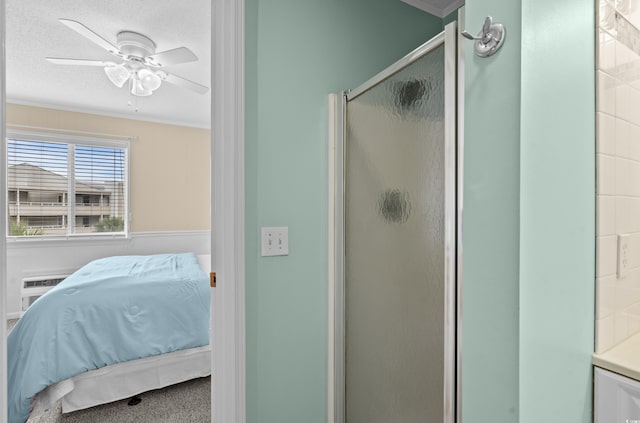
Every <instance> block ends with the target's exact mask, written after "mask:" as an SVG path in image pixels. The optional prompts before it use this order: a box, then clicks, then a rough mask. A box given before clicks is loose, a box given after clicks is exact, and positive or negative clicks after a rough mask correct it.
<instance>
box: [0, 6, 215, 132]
mask: <svg viewBox="0 0 640 423" xmlns="http://www.w3.org/2000/svg"><path fill="white" fill-rule="evenodd" d="M6 3H7V6H6V20H7V22H6V33H7V36H6V52H7V58H6V60H7V74H6V77H7V101H9V102H12V101H13V102H17V103H23V104H35V105H42V106H48V107H57V108H61V109H68V110H78V111H85V112H88V113H98V114H107V115H114V116H122V117H127V118H131V119H140V120H152V121H160V122H166V123H174V124H181V125H187V126H196V127H203V128H209V127H210V110H211V90H209V92H208V93H207V94H205V95H202V94H197V93H195V92H192V91H190V90H186V89H184V88H180V87H177V86H174V85H172V84H169V83H166V82H165V83H163V84H162V86H161V87H160V88H159V89H158V90H157V91H155V92H154V93H153V95H152V96H150V97H133V96H131V95H130V94H129V92H128V90H127V87H126V86H127V85H126V84H125V86H124V87H123V88H117V87H116V86H114V85H113V84H112V83H111V82H110V81H109V80H108V79H107V77H106V75H105V73H104V71H103V70H102V68H100V67H87V66H64V65H55V64H52V63H49V62H47V61H46V60H45V59H44V58H45V57H47V56H52V57H69V58H81V59H94V60H114V59H117V58H115V57H114V56H112V55H110V54H109V53H108V52H106V51H105V50H103V49H101V48H100V47H98V46H97V45H95V44H93V43H92V42H91V41H89V40H87V39H85V38H84V37H82V36H81V35H80V34H78V33H76V32H75V31H73V30H71V29H69V28H68V27H66V26H65V25H63V24H61V23H60V22H59V21H58V18H67V19H72V20H76V21H78V22H81V23H83V24H84V25H86V26H87V27H89V28H90V29H92V30H93V31H94V32H96V33H98V34H99V35H101V36H102V37H103V38H105V39H106V40H108V41H110V42H111V43H113V44H116V34H117V33H118V32H120V31H122V30H130V31H135V32H139V33H141V34H144V35H146V36H148V37H149V38H151V39H152V40H153V41H154V42H155V43H156V46H157V49H156V51H157V52H161V51H165V50H170V49H173V48H176V47H181V46H185V47H188V48H189V49H191V50H192V51H193V52H194V53H195V54H196V56H198V58H199V60H198V61H197V62H193V63H185V64H180V65H174V66H167V67H165V68H163V70H166V71H167V72H169V73H173V74H175V75H177V76H181V77H183V78H187V79H191V80H193V81H195V82H198V83H200V84H203V85H206V86H208V87H210V86H211V48H210V44H211V36H210V34H211V29H210V25H211V2H210V0H133V1H132V0H128V1H127V0H57V1H52V0H7V2H6ZM115 61H117V60H115ZM136 99H137V107H138V111H137V112H136V111H135V105H136ZM129 102H131V105H128V103H129Z"/></svg>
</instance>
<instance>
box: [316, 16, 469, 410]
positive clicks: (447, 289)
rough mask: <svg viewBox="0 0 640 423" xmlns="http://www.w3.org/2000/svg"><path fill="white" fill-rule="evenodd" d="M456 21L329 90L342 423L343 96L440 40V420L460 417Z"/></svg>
mask: <svg viewBox="0 0 640 423" xmlns="http://www.w3.org/2000/svg"><path fill="white" fill-rule="evenodd" d="M463 20H464V10H463V9H460V10H459V12H458V21H457V22H452V23H450V24H448V25H447V26H446V27H445V29H444V31H442V32H441V33H439V34H438V35H436V36H435V37H433V38H432V39H430V40H429V41H427V42H426V43H424V44H422V45H421V46H420V47H418V48H417V49H415V50H414V51H412V52H411V53H409V54H407V55H406V56H404V57H403V58H401V59H400V60H398V61H397V62H396V63H394V64H392V65H391V66H389V67H388V68H386V69H385V70H383V71H382V72H380V73H379V74H377V75H375V76H374V77H373V78H371V79H370V80H368V81H367V82H365V83H364V84H362V85H360V86H359V87H358V88H356V89H354V90H350V91H344V92H342V93H340V94H332V95H330V96H329V128H330V129H329V196H328V197H329V198H328V203H329V204H328V207H329V222H328V226H329V239H328V240H329V254H328V257H329V263H328V265H329V273H328V275H329V285H328V286H329V292H328V295H329V350H328V370H329V380H328V395H327V399H328V404H327V421H328V422H329V423H345V358H346V357H345V344H346V340H345V273H344V270H345V269H344V265H345V253H346V251H345V245H344V241H345V230H344V229H345V171H346V168H345V139H346V106H347V102H348V101H350V100H353V99H355V98H356V97H358V96H359V95H360V94H362V93H364V92H366V91H368V90H369V89H370V88H373V87H374V86H376V85H378V84H379V83H380V82H382V81H384V80H385V79H387V78H389V77H390V76H392V75H393V74H395V73H397V72H399V71H400V70H402V69H404V68H405V67H407V66H409V65H411V64H412V63H414V62H415V61H417V60H418V59H420V58H422V57H424V56H425V55H427V54H429V53H430V52H431V51H433V50H434V49H436V48H437V47H440V46H442V45H443V44H444V49H445V53H444V74H445V81H444V87H445V88H444V90H445V92H444V109H445V113H444V138H445V140H444V144H445V145H444V153H445V187H444V191H445V205H444V206H445V212H444V215H445V222H444V224H445V228H444V232H445V237H444V238H445V246H444V249H445V277H444V279H445V282H444V283H445V286H444V302H445V304H444V351H443V355H444V373H445V374H444V379H443V380H444V383H443V385H444V386H443V391H444V401H443V415H444V419H443V423H454V422H456V421H461V409H460V404H461V401H460V359H461V356H460V349H459V345H460V336H461V328H460V322H461V315H460V312H461V307H460V306H459V301H460V298H461V295H460V289H461V271H460V270H461V257H462V251H461V245H462V243H461V239H462V238H461V232H462V231H461V221H462V184H461V181H462V154H461V152H462V151H463V150H462V100H463V98H462V94H461V93H462V92H463V87H464V86H463V80H462V72H461V69H462V64H463V60H462V42H461V37H459V36H458V29H457V27H458V24H460V25H463V24H462V22H463Z"/></svg>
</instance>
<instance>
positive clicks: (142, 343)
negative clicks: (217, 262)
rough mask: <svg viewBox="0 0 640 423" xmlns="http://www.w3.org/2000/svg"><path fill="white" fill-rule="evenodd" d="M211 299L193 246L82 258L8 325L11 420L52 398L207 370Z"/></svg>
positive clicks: (70, 406) (153, 384)
mask: <svg viewBox="0 0 640 423" xmlns="http://www.w3.org/2000/svg"><path fill="white" fill-rule="evenodd" d="M205 268H206V267H205ZM209 308H210V299H209V282H208V277H207V275H206V273H205V272H204V271H203V267H202V266H201V264H200V263H199V261H198V258H197V257H196V256H195V255H194V254H191V253H186V254H160V255H152V256H118V257H109V258H104V259H99V260H95V261H93V262H91V263H89V264H87V265H86V266H84V267H82V268H81V269H79V270H78V271H76V272H74V273H73V274H72V275H71V276H69V277H68V278H66V279H65V280H64V281H63V282H61V283H60V284H59V285H57V286H56V287H55V288H53V289H52V290H50V291H49V292H47V293H46V294H45V295H43V296H42V297H41V298H39V299H38V300H37V301H35V302H34V303H33V304H32V305H31V307H29V309H27V311H26V312H25V314H24V315H23V316H22V317H21V319H20V320H19V321H18V323H17V324H16V326H15V327H14V328H13V329H12V331H11V332H10V333H9V337H8V339H7V346H8V382H9V395H8V400H9V401H8V405H9V423H23V422H24V421H26V420H27V418H28V417H29V415H30V411H31V413H32V414H33V415H35V414H37V413H40V412H41V411H44V410H45V409H47V408H48V407H49V406H50V405H51V404H54V403H55V402H56V401H58V400H60V401H61V403H62V410H63V412H70V411H74V410H78V409H82V408H87V407H91V406H94V405H97V404H102V403H106V402H111V401H116V400H120V399H124V398H128V397H131V396H133V395H136V394H139V393H141V392H145V391H149V390H152V389H158V388H162V387H164V386H168V385H172V384H175V383H179V382H183V381H185V380H189V379H193V378H196V377H204V376H208V375H209V374H210V373H211V367H210V363H211V359H210V354H211V350H210V346H209V319H210V311H209Z"/></svg>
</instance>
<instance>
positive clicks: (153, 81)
mask: <svg viewBox="0 0 640 423" xmlns="http://www.w3.org/2000/svg"><path fill="white" fill-rule="evenodd" d="M138 80H139V81H140V85H141V86H142V87H143V88H144V89H145V90H147V91H155V90H157V89H158V88H159V87H160V84H161V83H162V79H160V77H159V76H158V75H156V73H155V72H153V71H151V70H149V69H140V70H139V71H138Z"/></svg>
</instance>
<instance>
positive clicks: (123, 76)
mask: <svg viewBox="0 0 640 423" xmlns="http://www.w3.org/2000/svg"><path fill="white" fill-rule="evenodd" d="M59 21H60V22H62V23H63V24H64V25H66V26H68V27H69V28H71V29H73V30H74V31H76V32H77V33H78V34H80V35H82V36H84V37H86V38H87V39H89V40H90V41H92V42H94V43H95V44H97V45H98V46H100V47H102V48H103V49H105V50H107V51H108V52H109V53H111V54H113V55H114V56H116V57H118V58H119V59H121V60H122V61H121V62H120V63H116V62H111V61H103V60H85V59H67V58H59V57H47V58H46V59H47V60H48V61H49V62H51V63H55V64H58V65H80V66H99V67H103V68H104V72H105V73H106V74H107V77H108V78H109V80H110V81H111V82H112V83H113V84H114V85H115V86H117V87H118V88H121V87H122V86H123V85H124V84H125V83H126V82H127V81H129V89H130V91H131V94H133V95H135V96H140V97H144V96H149V95H151V94H153V92H154V91H155V90H157V89H158V88H159V87H160V85H161V84H162V81H166V82H168V83H171V84H174V85H177V86H179V87H182V88H187V89H189V90H192V91H195V92H196V93H199V94H205V93H206V92H207V91H209V88H208V87H206V86H204V85H202V84H198V83H197V82H193V81H190V80H188V79H185V78H182V77H180V76H177V75H173V74H170V73H168V72H165V71H163V70H161V68H162V67H164V66H170V65H178V64H181V63H188V62H194V61H196V60H198V57H197V56H196V55H195V54H194V53H193V52H192V51H191V50H189V49H188V48H186V47H178V48H175V49H173V50H167V51H163V52H160V53H156V45H155V43H154V42H153V41H152V40H151V39H150V38H149V37H146V36H144V35H142V34H140V33H137V32H133V31H121V32H119V33H118V34H117V35H116V45H113V44H112V43H110V42H109V41H107V40H105V39H104V38H102V37H101V36H100V35H98V34H96V33H95V32H93V31H92V30H90V29H89V28H87V27H86V26H84V25H83V24H81V23H80V22H77V21H73V20H70V19H59Z"/></svg>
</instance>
